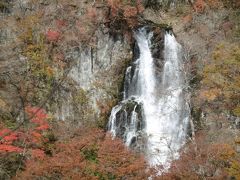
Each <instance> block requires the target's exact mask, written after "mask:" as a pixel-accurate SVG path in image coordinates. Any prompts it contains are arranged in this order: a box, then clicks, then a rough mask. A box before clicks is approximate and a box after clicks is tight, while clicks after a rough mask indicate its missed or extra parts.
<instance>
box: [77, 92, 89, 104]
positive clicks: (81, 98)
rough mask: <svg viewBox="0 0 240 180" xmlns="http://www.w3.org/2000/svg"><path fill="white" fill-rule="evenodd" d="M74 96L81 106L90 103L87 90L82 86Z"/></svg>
mask: <svg viewBox="0 0 240 180" xmlns="http://www.w3.org/2000/svg"><path fill="white" fill-rule="evenodd" d="M74 98H75V100H76V102H77V103H79V104H80V105H81V106H83V105H86V104H88V101H89V98H88V96H87V92H86V91H85V90H84V89H82V88H80V89H79V90H78V92H77V95H76V96H75V97H74Z"/></svg>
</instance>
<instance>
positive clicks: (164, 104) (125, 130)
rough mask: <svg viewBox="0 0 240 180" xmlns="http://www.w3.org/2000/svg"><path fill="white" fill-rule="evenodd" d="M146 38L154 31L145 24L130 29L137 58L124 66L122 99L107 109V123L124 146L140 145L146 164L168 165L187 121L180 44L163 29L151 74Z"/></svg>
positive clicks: (137, 147) (151, 59) (179, 143)
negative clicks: (160, 55) (157, 63)
mask: <svg viewBox="0 0 240 180" xmlns="http://www.w3.org/2000/svg"><path fill="white" fill-rule="evenodd" d="M151 38H153V33H151V32H147V30H146V29H145V28H141V29H139V30H138V31H136V32H135V39H136V43H137V47H138V50H139V52H140V53H139V58H137V59H135V60H134V62H133V63H132V65H131V66H129V67H128V68H127V70H126V74H125V82H124V92H123V100H122V101H121V102H120V103H119V104H118V105H117V106H115V107H114V108H113V109H112V112H111V116H110V119H109V124H108V129H109V131H110V132H111V133H112V135H113V137H116V136H117V137H121V138H122V139H123V140H124V142H125V144H126V145H127V146H129V147H131V148H135V149H138V150H140V151H143V152H144V153H145V155H146V157H147V159H148V162H149V164H150V166H152V167H157V166H162V167H163V168H164V169H165V170H167V169H168V168H169V167H170V165H171V161H172V160H174V159H177V158H178V156H179V150H180V148H181V147H182V146H183V145H184V143H185V139H186V135H187V126H188V121H189V107H188V105H187V102H186V101H185V99H184V96H185V93H184V87H185V79H184V73H183V71H182V70H183V69H182V66H183V61H182V47H181V45H180V44H179V43H178V42H177V41H176V39H175V37H174V35H173V34H171V33H169V32H166V33H165V36H164V50H163V51H164V62H162V63H164V65H163V68H162V71H161V78H156V67H155V63H154V59H153V58H152V52H151ZM160 51H162V50H161V49H159V53H160Z"/></svg>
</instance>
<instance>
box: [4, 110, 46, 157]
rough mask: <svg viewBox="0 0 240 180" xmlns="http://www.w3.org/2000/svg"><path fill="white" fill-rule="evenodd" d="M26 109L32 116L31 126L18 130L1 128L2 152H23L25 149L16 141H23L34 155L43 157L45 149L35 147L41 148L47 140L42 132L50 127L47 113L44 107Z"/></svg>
mask: <svg viewBox="0 0 240 180" xmlns="http://www.w3.org/2000/svg"><path fill="white" fill-rule="evenodd" d="M25 111H26V113H27V115H28V117H29V118H30V124H28V125H29V127H30V128H29V129H28V130H27V131H25V130H20V129H19V130H18V131H16V132H12V131H11V130H10V129H7V128H5V129H2V130H0V136H1V137H2V140H1V144H0V152H8V153H11V152H16V153H21V152H22V151H23V149H22V147H18V146H17V145H16V142H21V143H20V144H22V143H24V146H25V147H27V148H31V152H32V156H33V157H35V158H43V157H44V155H45V154H44V151H43V150H41V149H33V147H35V148H36V147H38V148H39V147H41V146H43V143H44V142H46V139H45V138H44V137H43V135H42V133H43V131H46V130H48V129H49V128H50V127H49V124H48V123H47V121H46V120H47V114H46V112H45V111H44V110H43V109H41V108H38V107H31V106H28V107H26V109H25ZM18 144H19V143H18Z"/></svg>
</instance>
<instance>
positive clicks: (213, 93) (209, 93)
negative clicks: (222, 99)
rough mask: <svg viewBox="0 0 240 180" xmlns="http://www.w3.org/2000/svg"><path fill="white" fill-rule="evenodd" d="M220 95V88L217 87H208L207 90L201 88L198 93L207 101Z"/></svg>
mask: <svg viewBox="0 0 240 180" xmlns="http://www.w3.org/2000/svg"><path fill="white" fill-rule="evenodd" d="M220 95H221V90H219V89H217V88H214V89H209V90H203V91H202V92H201V93H200V96H201V98H203V99H205V100H208V101H213V100H215V99H216V98H217V97H218V96H220Z"/></svg>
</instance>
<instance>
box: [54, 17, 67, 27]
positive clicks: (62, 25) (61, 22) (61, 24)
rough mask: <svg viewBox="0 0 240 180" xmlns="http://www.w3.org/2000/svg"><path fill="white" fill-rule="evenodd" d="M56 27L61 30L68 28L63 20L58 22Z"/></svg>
mask: <svg viewBox="0 0 240 180" xmlns="http://www.w3.org/2000/svg"><path fill="white" fill-rule="evenodd" d="M56 26H57V28H59V29H61V28H63V27H65V26H67V22H66V21H64V20H61V19H58V20H56Z"/></svg>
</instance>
